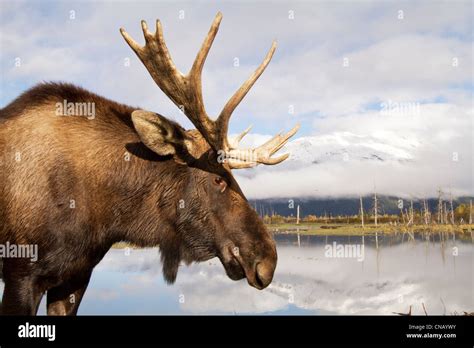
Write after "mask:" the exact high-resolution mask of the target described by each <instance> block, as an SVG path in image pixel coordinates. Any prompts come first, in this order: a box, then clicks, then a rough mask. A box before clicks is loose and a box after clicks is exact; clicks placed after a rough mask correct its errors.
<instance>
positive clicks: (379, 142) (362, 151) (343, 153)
mask: <svg viewBox="0 0 474 348" xmlns="http://www.w3.org/2000/svg"><path fill="white" fill-rule="evenodd" d="M419 146H420V142H419V141H418V140H417V139H415V138H407V137H401V136H398V135H396V134H393V133H392V132H380V133H372V134H371V135H358V134H354V133H351V132H336V133H332V134H326V135H321V136H308V137H301V138H298V139H295V140H293V141H290V142H288V144H287V145H286V146H285V147H284V149H283V150H282V151H281V152H289V153H290V154H291V156H290V159H289V161H294V162H300V163H302V164H310V163H311V164H319V163H324V162H329V161H330V162H334V161H397V162H405V161H412V160H413V159H414V152H415V150H416V149H417V148H418V147H419Z"/></svg>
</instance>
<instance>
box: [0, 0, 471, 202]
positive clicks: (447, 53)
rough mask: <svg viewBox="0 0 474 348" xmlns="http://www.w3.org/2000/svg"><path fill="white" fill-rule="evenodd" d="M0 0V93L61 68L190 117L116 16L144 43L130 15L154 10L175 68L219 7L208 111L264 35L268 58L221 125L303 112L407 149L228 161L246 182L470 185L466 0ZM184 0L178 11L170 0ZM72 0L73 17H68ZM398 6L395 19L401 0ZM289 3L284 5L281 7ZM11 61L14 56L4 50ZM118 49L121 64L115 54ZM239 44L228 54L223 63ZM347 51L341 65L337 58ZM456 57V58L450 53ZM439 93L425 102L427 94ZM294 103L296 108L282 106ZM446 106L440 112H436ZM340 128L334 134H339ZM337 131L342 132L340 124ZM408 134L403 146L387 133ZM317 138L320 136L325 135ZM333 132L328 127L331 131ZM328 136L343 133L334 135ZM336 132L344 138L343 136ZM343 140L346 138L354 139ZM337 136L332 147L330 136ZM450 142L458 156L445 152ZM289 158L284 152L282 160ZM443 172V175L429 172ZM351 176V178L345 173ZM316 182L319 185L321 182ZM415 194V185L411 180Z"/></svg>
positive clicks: (72, 77)
mask: <svg viewBox="0 0 474 348" xmlns="http://www.w3.org/2000/svg"><path fill="white" fill-rule="evenodd" d="M29 5H30V6H26V7H25V6H23V5H22V4H16V3H15V2H12V1H3V2H2V15H1V16H2V17H1V19H2V21H1V22H0V23H1V24H0V30H1V31H2V36H1V38H0V45H1V48H2V60H4V61H5V62H6V64H4V65H2V75H3V77H2V85H3V86H5V87H7V88H4V90H3V91H2V101H3V103H6V102H7V101H9V100H11V99H13V98H14V97H15V96H16V95H18V94H19V93H20V92H21V90H18V89H17V88H18V87H17V86H23V85H27V86H29V85H31V84H32V83H34V82H35V81H40V80H51V79H55V80H64V81H69V82H74V83H78V84H81V85H83V86H84V87H86V88H89V89H91V90H93V91H95V92H97V93H99V94H102V95H104V96H106V97H109V98H112V99H116V100H118V101H120V102H123V103H128V104H130V105H137V106H141V107H142V108H145V109H149V110H153V111H156V112H158V113H161V114H163V115H167V116H169V117H170V118H174V119H176V120H178V121H179V122H181V123H183V124H184V125H185V126H186V127H191V124H190V122H189V121H188V120H186V119H185V118H184V117H183V116H182V115H181V114H180V113H179V111H178V110H177V108H176V107H175V106H174V105H173V104H172V102H171V101H169V100H168V99H167V98H166V97H165V96H164V94H163V93H162V92H161V91H160V90H159V89H158V88H157V87H156V85H155V83H154V82H153V81H152V79H151V78H150V77H149V76H148V73H147V72H146V69H145V68H144V67H143V66H142V64H141V62H139V60H138V58H137V57H135V54H134V53H133V52H132V51H131V50H130V49H129V47H128V46H127V45H126V44H125V42H124V41H123V39H122V38H121V36H120V34H119V33H118V28H119V27H125V28H126V29H127V31H128V32H129V33H130V34H131V35H132V36H133V37H134V38H135V39H136V40H137V41H138V42H139V43H143V38H142V33H141V30H140V25H139V20H140V19H142V18H143V19H146V20H147V21H148V23H149V26H150V28H153V27H154V24H153V23H154V19H155V18H160V19H161V20H162V22H163V26H164V34H165V38H166V40H167V44H168V47H169V49H170V52H171V54H172V56H173V58H174V60H175V62H176V64H177V66H178V67H179V68H180V69H181V70H182V71H184V72H186V71H187V69H188V68H189V67H190V66H191V64H192V61H193V59H194V56H195V54H196V52H197V50H198V49H199V47H200V44H201V42H202V39H203V37H204V36H205V34H206V32H207V30H208V27H209V25H210V23H211V21H212V19H213V16H214V15H215V13H216V12H217V11H218V10H220V11H222V12H223V14H224V19H223V21H222V23H221V29H220V33H219V35H218V36H217V38H216V40H215V42H214V45H213V48H212V50H211V52H210V54H209V57H208V59H207V62H206V65H205V67H204V72H203V83H204V85H203V94H204V98H205V104H206V107H207V109H208V112H209V114H211V115H217V114H218V112H219V111H220V109H221V108H222V106H223V105H224V104H225V102H226V100H227V99H228V98H229V97H230V96H231V95H232V94H233V93H234V91H235V90H236V89H237V88H238V87H239V86H240V84H241V83H242V82H243V81H244V80H245V79H246V78H247V77H248V76H249V75H250V74H251V73H252V71H253V70H254V69H255V68H256V67H257V66H258V64H259V63H260V62H261V60H262V58H263V56H264V55H265V53H266V52H267V50H268V48H269V46H270V42H271V41H272V40H273V39H277V41H278V49H277V52H276V54H275V56H274V58H273V61H272V63H271V64H270V65H269V67H268V69H267V71H266V72H265V73H264V74H263V75H262V77H261V78H260V79H259V81H258V82H257V83H256V85H255V86H254V88H253V89H252V91H251V92H250V93H249V94H248V96H247V97H246V98H245V100H244V101H243V102H242V104H241V105H240V106H239V108H237V110H236V111H235V115H234V116H233V118H232V123H231V130H232V131H233V132H237V131H241V130H243V129H244V128H245V127H246V126H247V125H248V124H254V125H255V127H254V131H255V132H256V133H257V135H256V136H254V137H253V139H254V140H257V139H259V140H262V139H263V138H266V137H267V136H258V133H261V134H262V133H263V134H265V133H268V134H270V133H273V132H276V131H278V130H280V129H289V128H291V127H292V126H293V124H294V123H296V122H302V124H303V128H302V130H301V131H300V134H304V135H308V134H309V135H312V136H316V137H320V141H323V140H325V139H326V140H327V139H329V140H330V139H333V138H334V137H336V136H338V135H337V134H341V132H342V133H343V132H351V133H352V134H354V136H356V137H361V139H365V140H366V143H364V144H359V145H357V146H359V148H360V147H361V146H363V147H364V148H365V149H370V148H372V150H373V151H376V152H382V153H383V152H385V153H387V152H392V153H398V155H399V156H401V157H403V156H405V158H406V159H410V158H411V159H413V162H412V163H411V164H406V165H404V166H401V165H398V164H390V163H379V164H375V163H370V164H367V163H358V162H355V161H349V162H348V163H339V162H336V163H332V164H325V165H319V166H317V165H311V166H308V167H301V166H297V165H295V167H294V170H291V168H290V167H289V166H288V165H284V166H281V167H280V168H276V169H275V168H271V169H269V168H265V169H258V170H256V171H249V172H247V173H242V174H239V176H242V177H244V178H243V180H241V181H242V186H243V187H244V188H245V189H246V192H247V193H248V195H249V196H258V197H269V196H279V195H291V196H295V195H306V194H312V192H313V191H314V187H317V189H318V190H319V191H317V192H318V194H328V195H344V194H353V193H356V192H355V191H357V194H358V193H359V191H363V192H365V191H367V190H369V188H370V189H372V187H373V182H374V181H375V182H376V184H377V187H379V188H380V189H381V190H383V191H385V192H386V193H392V194H402V193H406V192H409V191H410V190H414V189H416V190H415V191H416V192H417V194H418V193H419V194H423V195H424V194H430V193H433V192H435V187H437V186H450V187H451V188H452V190H453V191H455V192H458V193H459V194H461V193H463V194H465V193H470V194H472V191H473V189H472V180H471V178H472V166H471V164H470V163H471V162H472V140H471V138H472V134H469V132H471V133H472V113H470V111H469V110H470V109H472V50H471V45H472V33H471V27H472V14H471V11H470V10H471V8H470V3H469V1H466V2H455V3H452V2H436V3H430V2H424V1H420V2H406V3H402V4H395V3H391V2H386V3H379V2H364V3H358V2H355V3H347V2H344V3H339V2H336V3H334V2H318V3H311V2H305V1H301V2H278V3H275V4H272V6H269V5H268V3H257V4H250V3H248V4H239V6H238V7H236V6H235V4H234V3H233V2H227V3H225V4H219V5H217V4H214V3H207V5H205V6H202V4H199V5H196V4H194V3H191V2H190V3H187V2H184V3H179V4H171V3H148V2H146V3H137V4H135V3H132V2H121V3H116V4H111V3H109V2H102V3H90V2H79V3H72V4H65V3H61V2H57V3H55V2H51V3H48V6H47V7H46V9H45V8H43V7H41V6H36V5H34V4H33V3H30V4H29ZM183 9H184V10H185V18H184V19H180V18H179V11H180V10H183ZM71 10H74V11H75V19H73V20H71V19H70V18H69V16H70V11H71ZM400 10H402V11H403V19H399V18H398V16H399V11H400ZM288 11H294V15H295V17H294V19H293V20H291V19H289V17H288ZM15 57H20V58H21V59H22V66H21V67H20V68H15V67H14V66H13V63H14V58H15ZM126 58H129V59H130V66H125V65H124V59H126ZM235 58H238V59H239V63H240V66H239V67H234V65H233V63H234V59H235ZM344 58H348V62H349V65H348V66H347V67H344V66H343V59H344ZM453 62H456V64H457V65H456V64H455V65H456V66H453ZM389 101H393V102H396V103H406V102H420V103H424V104H426V105H423V106H422V112H421V113H420V114H419V115H412V117H408V116H407V115H401V117H382V116H381V115H380V113H378V112H377V111H378V110H376V109H377V108H378V104H379V103H380V102H389ZM435 101H437V102H439V104H430V103H433V102H435ZM290 106H291V107H293V108H294V112H295V114H294V115H290V114H289V108H290ZM447 110H450V112H447ZM341 139H342V138H341ZM343 139H344V140H345V141H349V140H348V138H347V137H346V136H345V137H343ZM403 139H410V140H413V141H415V142H419V146H417V147H416V149H415V150H413V149H411V148H405V147H404V146H403V144H402V143H400V142H399V140H401V141H403ZM329 140H328V141H329ZM333 140H334V139H333ZM338 146H339V148H341V147H342V146H343V145H342V144H339V145H338ZM344 146H348V147H349V152H350V151H356V150H357V146H356V145H354V143H353V142H350V143H349V144H346V145H344ZM353 146H355V147H354V148H353ZM336 150H337V148H336ZM456 151H458V152H459V154H460V155H461V156H460V158H461V161H460V162H459V163H457V164H453V163H452V161H451V162H450V161H449V158H451V157H452V153H453V152H456ZM290 163H291V162H290ZM439 173H446V175H439ZM353 182H357V183H358V184H357V187H354V185H353V184H352V183H353ZM321 187H322V188H321ZM413 194H414V193H413Z"/></svg>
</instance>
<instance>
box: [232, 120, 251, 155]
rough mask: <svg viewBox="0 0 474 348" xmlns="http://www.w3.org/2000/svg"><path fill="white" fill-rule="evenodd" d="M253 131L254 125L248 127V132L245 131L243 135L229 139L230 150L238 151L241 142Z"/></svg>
mask: <svg viewBox="0 0 474 348" xmlns="http://www.w3.org/2000/svg"><path fill="white" fill-rule="evenodd" d="M251 129H252V125H250V126H248V127H247V129H246V130H244V131H243V132H242V133H240V134H239V135H238V136H236V137H235V138H233V139H229V140H228V142H229V149H231V150H232V149H236V148H237V147H238V146H239V143H240V141H241V140H242V139H243V137H245V136H246V135H247V133H248V132H250V130H251Z"/></svg>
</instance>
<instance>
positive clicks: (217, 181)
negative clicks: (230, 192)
mask: <svg viewBox="0 0 474 348" xmlns="http://www.w3.org/2000/svg"><path fill="white" fill-rule="evenodd" d="M214 185H216V186H219V187H220V191H221V192H224V191H225V189H226V188H227V183H226V182H225V180H224V179H222V178H221V177H218V176H216V177H215V178H214Z"/></svg>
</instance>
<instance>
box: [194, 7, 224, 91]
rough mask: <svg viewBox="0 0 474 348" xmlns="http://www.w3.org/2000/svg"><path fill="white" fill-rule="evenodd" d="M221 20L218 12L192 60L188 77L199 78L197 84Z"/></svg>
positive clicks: (220, 14)
mask: <svg viewBox="0 0 474 348" xmlns="http://www.w3.org/2000/svg"><path fill="white" fill-rule="evenodd" d="M221 20H222V13H220V12H218V13H217V15H216V17H215V18H214V21H213V22H212V25H211V28H210V29H209V32H208V33H207V36H206V38H205V39H204V41H203V43H202V45H201V49H200V50H199V52H198V54H197V55H196V58H195V59H194V63H193V66H192V68H191V70H190V72H189V75H190V76H193V77H195V78H199V82H201V73H202V68H203V66H204V62H205V61H206V58H207V54H208V53H209V50H210V49H211V46H212V43H213V42H214V38H215V37H216V35H217V32H218V31H219V26H220V24H221Z"/></svg>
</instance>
